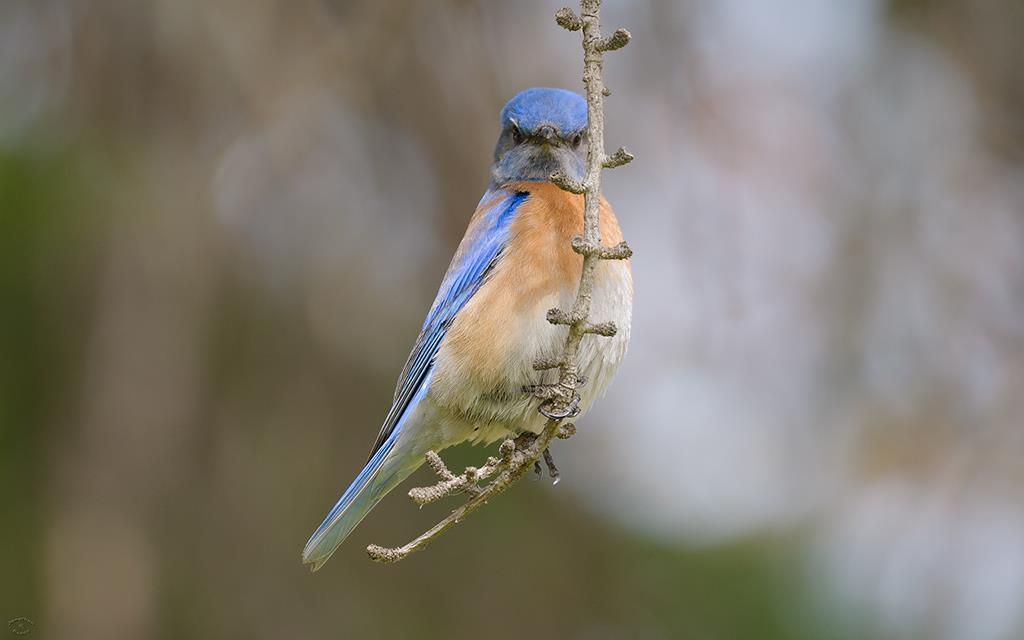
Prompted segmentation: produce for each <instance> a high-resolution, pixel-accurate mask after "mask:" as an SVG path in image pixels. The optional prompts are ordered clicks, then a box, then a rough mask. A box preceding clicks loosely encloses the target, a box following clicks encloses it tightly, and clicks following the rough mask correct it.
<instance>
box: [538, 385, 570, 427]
mask: <svg viewBox="0 0 1024 640" xmlns="http://www.w3.org/2000/svg"><path fill="white" fill-rule="evenodd" d="M552 405H554V399H551V400H545V401H544V402H542V403H540V407H539V408H538V409H537V410H538V411H540V413H541V415H543V416H544V417H545V418H547V419H549V420H564V419H565V418H575V417H576V416H578V415H580V394H578V393H576V391H575V390H574V391H573V392H572V400H570V401H569V406H568V407H566V409H565V411H563V412H561V413H559V412H556V411H552V410H551V407H552Z"/></svg>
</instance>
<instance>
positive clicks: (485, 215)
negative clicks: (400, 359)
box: [302, 189, 529, 571]
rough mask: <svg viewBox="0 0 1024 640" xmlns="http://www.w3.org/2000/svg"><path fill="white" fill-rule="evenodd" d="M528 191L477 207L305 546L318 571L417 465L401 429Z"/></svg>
mask: <svg viewBox="0 0 1024 640" xmlns="http://www.w3.org/2000/svg"><path fill="white" fill-rule="evenodd" d="M527 197H529V194H528V193H526V192H515V191H509V190H505V189H498V190H492V191H489V192H488V193H487V194H485V195H484V198H483V200H481V202H480V206H479V207H477V214H475V215H474V217H473V221H472V222H471V223H470V227H469V229H468V230H467V232H466V237H465V238H464V239H463V240H462V244H460V245H459V249H458V251H457V252H456V253H455V258H453V259H452V264H451V266H450V267H448V273H447V274H446V275H445V277H444V281H443V282H442V283H441V289H440V290H439V291H438V293H437V298H436V299H435V300H434V304H433V306H432V307H431V308H430V313H428V314H427V319H426V321H425V322H424V323H423V331H422V332H421V333H420V336H419V338H418V339H417V340H416V344H415V346H414V347H413V350H412V353H411V354H409V359H408V361H407V362H406V364H405V368H404V370H403V371H402V375H401V376H400V377H399V380H398V388H397V389H396V391H395V400H394V403H393V404H392V405H391V410H390V411H388V415H387V418H386V419H385V420H384V426H382V427H381V430H380V434H379V435H378V436H377V442H376V443H375V444H374V445H373V451H372V452H371V453H370V459H369V461H368V462H367V463H366V466H365V467H364V468H363V470H362V472H360V474H359V476H358V477H357V478H356V479H355V481H354V482H353V483H352V484H351V485H350V486H349V487H348V489H346V490H345V493H344V494H343V495H342V496H341V498H340V499H339V500H338V502H337V503H335V505H334V507H333V508H332V509H331V510H330V512H329V513H328V514H327V517H326V518H325V519H324V521H323V523H321V525H320V526H319V527H317V530H316V531H315V532H314V533H313V535H312V536H311V537H310V539H309V542H307V543H306V547H305V549H304V550H303V552H302V558H303V562H306V563H308V564H312V565H313V570H314V571H316V570H317V569H319V568H320V567H321V566H323V564H324V563H325V562H327V559H328V558H330V557H331V554H332V553H334V550H335V549H337V548H338V545H340V544H341V542H342V541H343V540H344V539H345V538H346V537H347V536H348V534H349V533H351V531H352V529H353V528H355V526H356V525H358V524H359V522H360V521H361V520H362V519H363V518H364V517H365V516H366V514H367V513H369V512H370V510H371V509H373V507H374V505H376V504H377V502H378V501H379V500H380V499H381V498H383V497H384V495H385V494H387V493H388V492H389V491H390V490H391V489H393V488H394V487H395V486H396V485H397V484H399V483H400V482H402V480H403V479H405V477H406V476H408V475H409V473H411V472H412V471H414V470H415V469H416V468H417V467H419V465H420V462H421V461H422V458H421V457H420V455H417V456H416V460H415V461H412V460H410V459H407V458H406V456H408V455H410V452H409V450H408V449H407V450H405V451H404V453H402V454H400V455H395V453H394V452H395V447H397V446H399V445H398V439H399V435H400V434H401V433H402V430H403V429H404V428H405V427H406V425H407V424H409V418H410V416H412V415H413V414H414V410H415V408H416V406H417V404H418V403H419V402H420V401H421V400H422V399H423V398H424V397H425V396H426V393H427V390H428V389H429V387H430V378H431V373H432V367H433V363H434V357H435V356H436V355H437V350H438V347H439V346H440V344H441V340H442V339H443V338H444V336H445V334H446V333H447V332H448V327H450V326H451V324H452V321H453V320H454V319H455V316H456V314H458V313H459V310H461V309H462V308H463V307H464V306H465V305H466V303H467V302H468V301H469V299H470V298H472V297H473V294H475V293H476V292H477V291H478V290H479V289H480V287H481V286H482V285H483V284H484V283H485V282H486V281H487V278H488V275H489V274H490V272H491V270H492V269H493V268H494V265H495V264H496V263H497V262H498V261H499V260H500V259H501V254H502V251H503V250H504V248H505V246H506V245H507V244H508V237H509V227H510V225H511V222H512V218H513V217H514V215H515V212H516V210H517V209H518V208H519V206H520V205H521V204H522V203H523V202H524V201H525V200H526V198H527ZM414 424H415V423H414ZM421 453H422V452H421Z"/></svg>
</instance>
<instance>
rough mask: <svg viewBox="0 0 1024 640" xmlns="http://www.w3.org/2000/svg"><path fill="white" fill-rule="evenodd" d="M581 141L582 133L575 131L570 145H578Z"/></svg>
mask: <svg viewBox="0 0 1024 640" xmlns="http://www.w3.org/2000/svg"><path fill="white" fill-rule="evenodd" d="M581 142H583V134H582V133H577V134H576V135H574V136H573V137H572V146H574V147H578V146H580V143H581Z"/></svg>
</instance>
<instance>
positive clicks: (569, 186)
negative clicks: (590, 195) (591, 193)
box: [551, 171, 587, 194]
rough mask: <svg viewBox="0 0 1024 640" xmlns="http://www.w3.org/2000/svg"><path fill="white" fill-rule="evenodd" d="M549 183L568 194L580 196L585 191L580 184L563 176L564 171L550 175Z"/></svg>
mask: <svg viewBox="0 0 1024 640" xmlns="http://www.w3.org/2000/svg"><path fill="white" fill-rule="evenodd" d="M551 182H552V183H553V184H554V185H555V186H556V187H558V188H559V189H561V190H562V191H568V192H569V193H575V194H581V193H583V192H585V191H586V190H587V188H586V186H584V184H583V183H582V182H580V181H579V180H575V179H573V178H570V177H569V176H567V175H565V172H564V171H556V172H554V173H552V174H551Z"/></svg>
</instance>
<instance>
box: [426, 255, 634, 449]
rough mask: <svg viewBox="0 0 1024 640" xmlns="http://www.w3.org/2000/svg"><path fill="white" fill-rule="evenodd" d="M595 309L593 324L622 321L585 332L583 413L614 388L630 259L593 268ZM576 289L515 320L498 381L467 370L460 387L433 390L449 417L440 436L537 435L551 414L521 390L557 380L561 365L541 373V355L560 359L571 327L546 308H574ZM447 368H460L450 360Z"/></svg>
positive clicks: (624, 335) (625, 322) (451, 439)
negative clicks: (613, 329) (551, 319)
mask: <svg viewBox="0 0 1024 640" xmlns="http://www.w3.org/2000/svg"><path fill="white" fill-rule="evenodd" d="M595 275H596V278H595V282H594V291H593V298H592V306H591V312H590V319H591V322H606V321H609V320H610V321H613V322H615V324H616V326H617V327H618V331H617V333H616V335H615V336H613V337H611V338H606V337H603V336H596V335H587V336H584V337H583V341H582V343H581V344H580V350H579V368H580V373H581V374H582V375H583V376H585V377H586V379H587V383H586V385H585V386H584V387H583V388H581V389H580V390H579V393H580V409H581V414H582V413H585V412H586V411H587V410H588V409H589V408H590V407H591V405H592V404H593V403H594V401H595V400H596V399H597V398H598V397H600V396H601V395H602V394H603V392H604V390H605V389H606V388H607V387H608V384H609V383H610V382H611V380H612V378H613V377H614V376H615V372H616V370H617V369H618V366H619V363H620V362H621V361H622V358H623V357H624V356H625V354H626V347H627V345H628V344H629V332H630V321H631V317H632V308H633V282H632V277H631V275H630V271H629V268H628V266H627V265H625V264H624V263H621V262H603V263H601V264H599V265H598V269H597V273H596V274H595ZM575 295H576V292H575V290H574V289H573V290H566V291H562V292H560V293H559V294H558V295H557V296H556V295H552V296H546V297H545V299H544V300H541V301H538V305H537V310H538V312H537V313H533V314H530V316H529V318H523V319H518V320H516V319H510V320H509V332H510V334H512V335H514V336H515V338H514V339H513V341H512V344H511V345H505V348H504V349H503V350H502V353H501V354H500V355H498V356H496V358H497V362H496V366H500V367H501V371H502V375H501V376H500V383H499V384H498V385H495V384H493V381H488V382H486V383H484V384H483V385H481V384H480V383H479V380H478V379H477V377H475V376H465V378H464V379H461V380H459V381H458V385H457V389H458V391H457V392H455V393H452V392H451V391H450V390H451V389H452V388H453V387H455V386H456V385H452V384H448V385H446V386H447V388H448V389H449V391H448V392H447V393H445V394H443V395H442V394H434V397H431V395H432V394H428V397H427V399H428V401H431V402H432V403H433V404H435V405H436V407H437V409H438V410H439V414H440V415H443V416H445V419H444V420H443V421H442V422H443V424H442V425H438V426H439V427H441V428H442V429H443V431H444V435H443V437H442V439H443V440H445V442H446V446H450V445H452V444H456V443H458V442H463V441H466V440H471V441H473V442H484V443H489V442H493V441H495V440H498V439H501V438H505V437H508V436H509V435H516V434H519V433H522V432H524V431H531V432H534V433H539V432H540V431H541V429H543V427H544V424H545V418H544V417H543V416H542V415H540V414H539V413H538V411H537V407H538V406H539V404H540V401H539V400H538V399H536V398H533V397H531V396H530V395H528V394H526V393H524V392H523V391H522V388H523V387H524V386H526V385H532V384H551V383H554V382H557V379H558V371H557V369H556V370H550V371H544V372H540V371H535V370H534V369H533V363H534V362H535V361H536V360H537V359H538V358H549V359H550V358H554V357H557V356H558V355H560V354H561V351H562V347H563V346H564V344H565V339H566V336H567V334H568V328H567V327H564V326H553V325H551V324H550V323H548V322H547V319H546V318H545V316H544V311H545V310H546V309H548V308H551V307H559V308H561V309H569V308H571V305H572V302H573V300H574V298H575ZM445 364H446V368H447V369H448V370H449V371H452V370H454V369H455V368H454V367H451V366H450V364H449V363H445Z"/></svg>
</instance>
